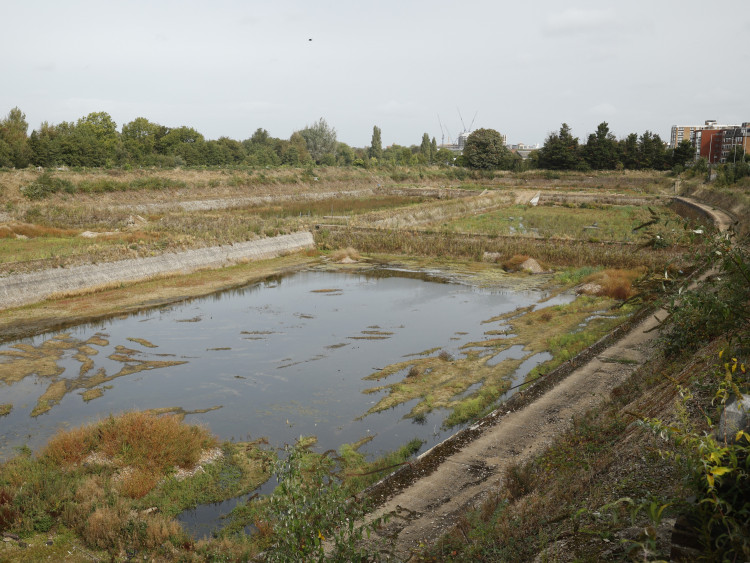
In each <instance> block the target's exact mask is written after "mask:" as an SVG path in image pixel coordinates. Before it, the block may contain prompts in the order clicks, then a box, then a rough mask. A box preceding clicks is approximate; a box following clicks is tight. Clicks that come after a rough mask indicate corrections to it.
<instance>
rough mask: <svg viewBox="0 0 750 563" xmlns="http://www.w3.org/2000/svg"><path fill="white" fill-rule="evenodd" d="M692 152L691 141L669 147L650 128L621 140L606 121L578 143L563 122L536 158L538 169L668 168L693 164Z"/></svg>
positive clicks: (549, 137) (548, 137)
mask: <svg viewBox="0 0 750 563" xmlns="http://www.w3.org/2000/svg"><path fill="white" fill-rule="evenodd" d="M693 154H694V149H693V145H692V144H691V143H690V141H682V142H681V143H680V144H679V145H678V146H677V147H676V148H675V149H668V148H667V147H666V145H665V144H664V141H662V140H661V138H660V137H659V135H657V134H655V133H652V132H651V131H646V132H644V133H643V134H641V135H640V136H639V135H638V134H637V133H631V134H629V135H628V136H627V137H625V138H624V139H620V140H618V139H617V138H616V137H615V135H614V134H613V133H612V132H611V131H610V130H609V125H608V124H607V122H606V121H603V122H602V123H600V124H599V126H598V127H597V129H596V133H591V134H590V135H589V136H588V139H587V140H586V143H585V144H579V142H578V137H574V136H573V134H572V132H571V129H570V127H569V126H568V124H567V123H563V124H562V125H561V127H560V131H559V132H557V133H550V134H549V135H548V136H547V139H546V140H545V142H544V146H543V147H542V148H541V149H539V151H538V152H537V153H536V155H534V158H535V160H536V162H535V164H536V166H537V167H538V168H543V169H547V170H620V169H625V168H627V169H630V170H643V169H652V170H669V169H671V168H673V167H674V166H685V165H686V164H689V163H691V162H692V161H693Z"/></svg>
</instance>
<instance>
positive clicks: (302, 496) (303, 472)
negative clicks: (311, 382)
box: [258, 447, 381, 562]
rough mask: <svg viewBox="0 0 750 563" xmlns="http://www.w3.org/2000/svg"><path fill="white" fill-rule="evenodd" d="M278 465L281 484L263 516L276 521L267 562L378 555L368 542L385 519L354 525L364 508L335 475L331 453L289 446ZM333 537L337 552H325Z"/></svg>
mask: <svg viewBox="0 0 750 563" xmlns="http://www.w3.org/2000/svg"><path fill="white" fill-rule="evenodd" d="M285 454H286V455H284V456H283V459H280V460H279V461H278V462H277V463H276V466H275V472H276V476H277V479H278V481H279V485H278V487H277V488H276V490H275V491H274V493H273V495H272V496H271V497H270V498H269V499H268V503H267V504H266V505H265V507H264V509H263V510H262V513H261V514H260V516H259V518H258V520H259V521H260V522H261V523H269V522H270V523H271V526H272V528H273V537H272V541H273V542H274V543H273V544H272V545H271V546H270V548H269V549H268V550H267V551H266V557H265V561H269V562H272V561H292V560H296V561H312V560H319V561H323V560H324V559H325V560H329V558H330V557H333V559H332V560H335V561H372V560H373V559H374V558H375V557H377V553H373V552H370V551H368V548H367V547H366V546H364V545H363V540H364V539H365V536H367V537H369V535H370V532H371V531H373V530H375V529H377V527H378V526H379V525H380V522H381V519H375V520H374V521H372V522H370V523H368V524H363V525H355V520H357V519H359V518H361V517H362V516H363V515H364V512H365V510H364V507H363V506H362V505H361V504H360V503H359V502H358V501H357V500H356V499H354V500H353V501H352V502H349V501H348V499H347V497H348V493H347V492H346V490H345V489H344V487H342V486H341V484H340V483H339V482H338V480H337V479H336V478H335V477H334V473H333V471H334V468H335V463H334V461H333V459H331V458H330V457H329V456H327V455H323V456H320V455H316V454H312V453H309V452H307V451H306V450H305V449H304V448H303V447H294V448H291V447H287V448H286V449H285ZM326 541H329V542H330V543H331V544H332V546H333V549H334V553H333V554H328V555H326V553H325V550H324V542H326Z"/></svg>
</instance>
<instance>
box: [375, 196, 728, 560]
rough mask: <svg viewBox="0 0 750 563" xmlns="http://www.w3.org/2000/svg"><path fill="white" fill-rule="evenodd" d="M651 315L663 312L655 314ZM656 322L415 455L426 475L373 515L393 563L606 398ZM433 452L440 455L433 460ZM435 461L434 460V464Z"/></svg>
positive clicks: (720, 216) (724, 218) (635, 361)
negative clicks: (515, 404)
mask: <svg viewBox="0 0 750 563" xmlns="http://www.w3.org/2000/svg"><path fill="white" fill-rule="evenodd" d="M689 203H691V204H695V205H697V206H698V207H700V208H702V209H704V210H705V211H706V212H708V213H709V214H710V215H711V216H712V217H713V219H714V221H715V223H716V224H717V226H718V227H719V228H721V229H722V230H723V229H726V228H727V227H728V226H729V225H730V224H731V222H732V220H731V218H730V217H729V216H728V215H726V214H725V213H723V212H721V211H719V210H716V209H713V208H710V207H709V206H704V205H702V204H698V203H696V202H689ZM656 316H657V317H659V318H664V317H665V316H666V313H665V312H663V311H661V312H657V313H656ZM657 324H658V323H657V321H656V319H655V318H654V315H649V316H648V317H647V318H645V319H644V320H642V321H641V322H640V323H638V324H636V325H635V326H634V327H633V328H632V329H631V330H630V331H629V332H628V333H627V334H625V336H623V337H622V338H621V339H620V340H618V341H617V342H615V343H614V344H613V345H611V346H609V347H607V348H606V349H604V350H603V351H602V352H601V353H599V354H597V355H595V356H594V357H593V358H592V359H591V360H589V361H588V362H586V363H585V364H583V365H581V366H580V367H578V368H577V369H574V370H573V371H572V372H571V373H570V374H569V375H567V376H566V377H565V378H564V379H562V380H561V381H559V382H558V383H556V384H555V385H554V386H553V387H552V388H550V389H549V390H547V391H546V392H544V394H543V395H541V397H539V398H537V399H536V400H534V401H532V402H530V403H529V404H527V405H525V406H524V407H522V408H519V409H517V410H515V411H511V410H508V408H507V407H506V408H503V407H501V408H500V409H498V411H496V412H495V413H493V414H491V415H490V416H489V417H487V419H485V421H484V424H478V425H476V426H475V428H479V427H481V428H480V430H479V431H478V436H476V437H473V439H471V438H469V439H468V440H460V441H461V442H465V443H462V445H460V447H459V448H458V449H457V451H455V452H453V453H451V454H449V455H445V456H444V455H442V454H441V453H438V452H436V450H438V449H439V448H440V446H438V447H436V448H433V450H431V451H429V452H426V453H425V454H423V455H422V456H420V459H419V460H418V462H417V463H416V464H415V469H414V471H416V472H420V471H422V472H423V473H424V474H425V476H424V477H422V478H418V479H416V480H414V482H412V483H411V484H410V485H407V486H406V487H405V488H402V489H400V490H398V492H395V494H393V495H386V496H387V498H386V500H385V501H384V502H382V503H381V504H380V506H379V507H378V509H377V510H376V511H375V512H373V514H372V515H371V517H378V516H384V515H389V516H390V520H389V522H388V524H387V525H386V526H385V527H384V528H383V529H382V530H381V532H380V535H381V536H382V537H383V538H384V539H385V540H386V541H385V544H386V545H388V546H389V548H388V551H389V553H390V555H391V556H392V557H395V559H396V560H398V561H408V560H409V559H411V558H412V557H413V556H414V555H415V554H416V553H419V552H421V550H422V547H423V546H425V545H431V544H434V543H435V542H436V540H437V539H438V538H439V537H440V536H442V535H443V534H444V533H446V532H447V531H449V530H450V529H451V528H452V527H453V525H454V524H455V523H456V521H457V520H458V518H459V517H460V516H461V515H462V514H464V513H465V512H466V511H467V510H468V509H471V508H473V507H476V506H477V505H479V504H480V503H481V502H482V501H483V500H484V499H485V498H487V497H488V495H489V494H490V493H491V492H492V491H496V490H497V489H498V487H499V486H500V485H501V484H502V479H503V474H504V472H505V470H506V469H507V468H508V467H509V466H510V465H512V464H517V463H522V462H524V461H526V460H528V459H530V458H531V457H533V456H536V455H538V454H539V453H541V452H542V451H543V450H544V449H545V448H546V447H547V446H548V445H549V444H550V443H551V442H552V441H553V440H554V438H555V437H556V436H557V435H559V434H560V433H562V432H564V431H565V430H567V429H568V428H569V427H570V422H571V419H572V418H573V417H575V416H576V415H578V414H583V413H584V412H586V411H587V410H588V409H590V408H591V407H593V406H595V405H596V404H598V403H600V402H602V401H604V400H605V399H607V397H608V396H609V394H610V393H611V391H612V389H614V388H615V387H617V386H618V385H620V384H621V383H623V382H624V381H625V380H626V379H627V377H628V376H629V375H630V374H631V373H632V372H633V371H635V370H636V369H638V367H640V365H642V364H643V363H644V362H645V361H646V360H647V359H648V357H649V354H650V353H651V351H652V349H653V347H654V344H655V339H656V337H657V334H658V333H657V331H655V330H653V331H652V330H651V329H653V328H655V327H656V325H657ZM488 419H489V420H490V422H487V420H488ZM454 438H456V437H454ZM451 439H453V438H451ZM451 439H449V440H448V441H450V440H451ZM431 456H432V457H439V458H440V459H439V460H438V461H437V462H435V463H430V461H429V458H430V457H431ZM435 464H438V465H437V467H435V468H434V469H433V466H434V465H435ZM422 468H424V469H422ZM410 470H411V469H410ZM389 480H393V481H394V488H398V487H397V486H395V481H397V480H398V472H397V473H396V474H395V475H394V476H392V477H391V478H390V479H386V480H385V481H384V482H382V483H380V484H379V485H378V486H377V488H378V490H380V491H382V490H384V489H386V490H387V488H388V481H389ZM381 500H382V499H381Z"/></svg>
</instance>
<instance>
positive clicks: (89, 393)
mask: <svg viewBox="0 0 750 563" xmlns="http://www.w3.org/2000/svg"><path fill="white" fill-rule="evenodd" d="M80 395H81V397H83V400H84V401H86V402H87V403H88V402H89V401H93V400H94V399H98V398H99V397H101V396H103V395H104V388H103V387H94V388H93V389H88V390H86V391H84V392H83V393H80Z"/></svg>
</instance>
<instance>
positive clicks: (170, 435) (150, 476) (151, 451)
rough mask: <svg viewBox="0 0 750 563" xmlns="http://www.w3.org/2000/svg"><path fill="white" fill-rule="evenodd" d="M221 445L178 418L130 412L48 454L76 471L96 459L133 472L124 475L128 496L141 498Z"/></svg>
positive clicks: (62, 439) (57, 441)
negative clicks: (92, 457)
mask: <svg viewBox="0 0 750 563" xmlns="http://www.w3.org/2000/svg"><path fill="white" fill-rule="evenodd" d="M216 443H217V441H216V439H215V438H214V437H212V436H211V435H210V434H209V433H208V431H207V430H206V429H204V428H201V427H198V426H187V425H185V424H182V422H181V421H180V418H179V417H177V416H174V415H165V416H156V415H153V414H149V413H145V412H129V413H125V414H123V415H120V416H118V417H113V416H110V417H109V418H107V419H106V420H103V421H100V422H97V423H95V424H92V425H89V426H85V427H82V428H77V429H74V430H70V431H67V432H62V433H60V434H57V435H56V436H54V437H53V438H52V439H51V440H50V442H49V444H48V445H47V447H46V448H45V449H44V451H43V455H44V456H46V457H47V458H49V459H50V460H52V461H53V462H54V463H56V464H60V465H63V466H72V465H74V464H77V463H80V462H81V461H82V460H84V459H86V458H87V457H88V456H90V455H92V454H100V455H102V456H104V457H105V458H106V459H110V460H112V461H113V463H114V464H115V466H116V467H119V468H121V469H124V468H130V469H128V470H126V471H125V473H124V474H123V476H122V481H121V485H120V486H121V489H122V493H123V494H125V495H126V496H129V497H131V498H139V497H141V496H143V495H145V494H146V493H147V492H148V491H150V490H151V489H152V488H153V487H154V486H155V485H156V483H157V482H158V479H159V478H160V477H161V476H162V475H163V474H165V473H166V472H167V471H169V470H171V468H173V467H182V468H187V467H191V466H192V465H194V464H195V463H196V462H197V461H198V460H199V459H200V456H201V452H202V451H203V450H204V449H206V448H210V447H214V446H215V445H216Z"/></svg>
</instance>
